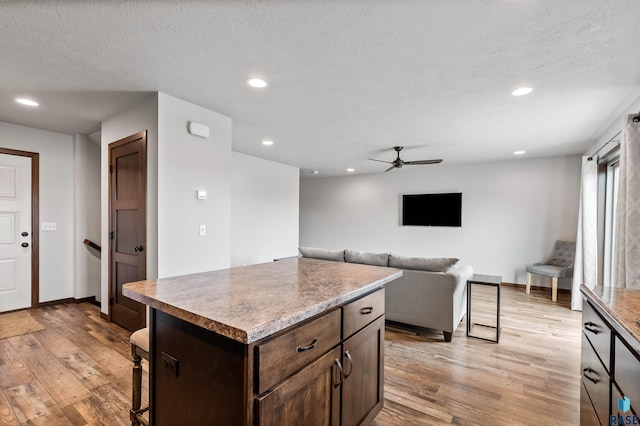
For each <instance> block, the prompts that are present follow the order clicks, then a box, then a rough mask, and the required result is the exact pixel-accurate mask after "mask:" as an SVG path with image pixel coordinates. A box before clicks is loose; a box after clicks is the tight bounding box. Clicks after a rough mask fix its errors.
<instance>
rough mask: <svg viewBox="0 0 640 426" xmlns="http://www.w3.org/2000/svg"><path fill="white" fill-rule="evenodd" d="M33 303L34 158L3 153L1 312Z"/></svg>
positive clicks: (0, 162) (0, 165) (0, 188)
mask: <svg viewBox="0 0 640 426" xmlns="http://www.w3.org/2000/svg"><path fill="white" fill-rule="evenodd" d="M30 306H31V158H30V157H21V156H18V155H8V154H0V312H5V311H11V310H14V309H21V308H28V307H30Z"/></svg>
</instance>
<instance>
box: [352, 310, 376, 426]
mask: <svg viewBox="0 0 640 426" xmlns="http://www.w3.org/2000/svg"><path fill="white" fill-rule="evenodd" d="M342 362H343V365H344V380H343V383H342V425H343V426H355V425H369V424H371V422H372V421H373V419H374V418H375V416H376V415H377V414H378V413H379V412H380V410H381V409H382V404H383V398H384V395H383V386H384V316H382V317H380V318H379V319H377V320H376V321H374V322H373V323H371V324H370V325H369V326H367V327H365V328H364V329H362V330H361V331H360V332H358V333H357V334H355V335H354V336H353V337H351V338H350V339H348V340H347V341H345V342H344V345H343V352H342Z"/></svg>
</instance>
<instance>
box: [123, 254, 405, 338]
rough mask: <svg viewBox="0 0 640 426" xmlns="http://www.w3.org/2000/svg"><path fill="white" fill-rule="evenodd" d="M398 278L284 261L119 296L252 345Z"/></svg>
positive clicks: (151, 284)
mask: <svg viewBox="0 0 640 426" xmlns="http://www.w3.org/2000/svg"><path fill="white" fill-rule="evenodd" d="M401 276H402V271H401V270H399V269H394V268H385V267H379V266H370V265H360V264H356V263H345V262H331V261H326V260H317V259H306V258H290V259H285V260H280V261H277V262H271V263H262V264H259V265H251V266H243V267H239V268H231V269H224V270H219V271H211V272H203V273H199V274H192V275H183V276H178V277H172V278H161V279H158V280H147V281H138V282H135V283H128V284H125V285H124V286H123V294H124V295H125V296H127V297H130V298H131V299H133V300H137V301H138V302H141V303H144V304H146V305H149V306H151V307H152V308H155V309H158V310H160V311H162V312H165V313H167V314H170V315H173V316H175V317H177V318H180V319H182V320H185V321H188V322H190V323H193V324H196V325H198V326H200V327H203V328H205V329H207V330H211V331H214V332H216V333H218V334H221V335H223V336H226V337H229V338H231V339H234V340H236V341H239V342H241V343H247V344H248V343H252V342H255V341H257V340H259V339H262V338H264V337H267V336H270V335H271V334H273V333H276V332H278V331H280V330H283V329H285V328H287V327H289V326H291V325H294V324H297V323H299V322H301V321H304V320H305V319H308V318H311V317H313V316H314V315H317V314H319V313H321V312H324V311H326V310H328V309H331V308H333V307H336V306H340V305H341V304H343V303H345V302H347V301H349V300H351V299H354V298H357V297H358V296H360V295H363V294H365V293H368V292H370V291H372V290H375V289H376V288H380V287H383V286H384V284H386V283H388V282H390V281H392V280H394V279H396V278H399V277H401Z"/></svg>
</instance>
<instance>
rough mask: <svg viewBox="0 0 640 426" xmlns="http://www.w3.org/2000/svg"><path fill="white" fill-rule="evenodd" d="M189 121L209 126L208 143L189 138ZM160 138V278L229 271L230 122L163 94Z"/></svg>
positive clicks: (215, 114)
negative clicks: (200, 194)
mask: <svg viewBox="0 0 640 426" xmlns="http://www.w3.org/2000/svg"><path fill="white" fill-rule="evenodd" d="M189 121H195V122H198V123H201V124H204V125H206V126H209V129H210V136H209V138H208V139H203V138H201V137H198V136H193V135H191V134H189V133H188V131H187V126H188V122H189ZM158 135H159V136H158V247H159V250H158V277H161V278H162V277H169V276H175V275H182V274H191V273H196V272H203V271H210V270H215V269H223V268H228V267H229V265H230V258H231V256H230V246H231V119H230V118H229V117H226V116H224V115H222V114H218V113H216V112H213V111H210V110H208V109H205V108H202V107H199V106H197V105H194V104H192V103H189V102H186V101H183V100H180V99H177V98H174V97H172V96H169V95H166V94H164V93H159V94H158ZM196 189H203V190H206V192H207V199H206V200H197V199H196ZM200 225H205V226H206V235H204V236H201V235H200V233H199V228H200Z"/></svg>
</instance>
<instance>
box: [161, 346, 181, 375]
mask: <svg viewBox="0 0 640 426" xmlns="http://www.w3.org/2000/svg"><path fill="white" fill-rule="evenodd" d="M162 369H163V370H164V371H166V372H167V373H169V374H171V375H172V376H173V377H178V360H177V359H176V358H174V357H172V356H171V355H169V354H167V353H166V352H162Z"/></svg>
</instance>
